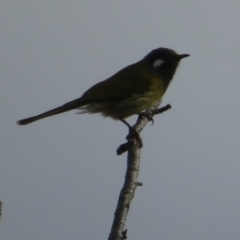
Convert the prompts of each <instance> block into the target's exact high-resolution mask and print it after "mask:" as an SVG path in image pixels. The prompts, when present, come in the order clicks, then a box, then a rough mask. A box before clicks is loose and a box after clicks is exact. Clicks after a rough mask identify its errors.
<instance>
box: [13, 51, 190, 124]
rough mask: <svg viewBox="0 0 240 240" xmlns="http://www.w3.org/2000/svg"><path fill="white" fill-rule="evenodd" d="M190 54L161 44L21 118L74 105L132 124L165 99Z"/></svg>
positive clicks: (26, 121)
mask: <svg viewBox="0 0 240 240" xmlns="http://www.w3.org/2000/svg"><path fill="white" fill-rule="evenodd" d="M188 56H190V55H189V54H177V53H176V52H175V51H174V50H172V49H168V48H157V49H155V50H153V51H151V52H150V53H149V54H147V55H146V56H145V57H144V58H143V59H142V60H140V61H138V62H136V63H134V64H132V65H129V66H127V67H125V68H123V69H122V70H120V71H119V72H117V73H116V74H114V75H113V76H111V77H110V78H108V79H106V80H104V81H102V82H99V83H97V84H95V85H94V86H92V87H91V88H89V89H88V90H87V91H86V92H85V93H83V95H82V96H81V97H80V98H77V99H75V100H73V101H71V102H68V103H65V104H64V105H62V106H60V107H57V108H54V109H52V110H50V111H47V112H44V113H42V114H39V115H36V116H33V117H30V118H26V119H22V120H19V121H17V124H18V125H26V124H29V123H32V122H35V121H37V120H40V119H42V118H46V117H50V116H53V115H56V114H59V113H63V112H67V111H70V110H73V109H80V113H101V114H102V115H103V116H105V117H111V118H113V119H115V120H120V121H122V122H123V123H124V124H126V125H127V126H128V127H129V128H131V126H130V125H129V124H128V123H127V122H126V121H125V119H126V118H128V117H130V116H132V115H134V114H139V113H141V112H142V111H143V110H145V109H148V108H150V107H152V106H153V105H154V104H155V103H156V102H159V100H161V99H162V96H163V95H164V93H165V92H166V90H167V88H168V86H169V84H170V82H171V80H172V78H173V76H174V74H175V72H176V69H177V67H178V64H179V62H180V60H181V59H183V58H185V57H188Z"/></svg>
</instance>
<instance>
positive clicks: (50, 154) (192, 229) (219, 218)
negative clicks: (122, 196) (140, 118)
mask: <svg viewBox="0 0 240 240" xmlns="http://www.w3.org/2000/svg"><path fill="white" fill-rule="evenodd" d="M239 9H240V2H239V0H230V1H226V0H201V1H200V0H199V1H197V0H179V1H177V0H176V1H174V0H171V1H170V0H163V1H157V0H147V1H146V0H138V1H133V0H128V1H124V0H123V1H107V0H102V1H99V0H93V1H91V0H86V1H84V0H78V1H71V0H68V1H63V0H59V1H54V0H48V1H44V0H42V1H37V0H12V1H9V0H2V1H1V3H0V32H1V34H0V89H1V94H0V108H1V109H0V111H1V121H0V201H2V202H3V210H2V219H1V225H0V239H2V240H15V239H17V240H30V239H34V240H43V239H44V240H55V239H57V240H65V239H68V240H77V239H83V240H94V239H107V237H108V234H109V231H110V227H111V224H112V219H113V214H114V210H115V206H116V203H117V198H118V194H119V191H120V189H121V187H122V184H123V180H124V175H125V168H126V154H124V155H122V156H117V155H116V153H115V152H116V149H117V147H118V146H119V145H120V144H121V143H123V142H124V141H125V136H126V134H127V128H126V126H124V125H123V124H122V123H121V122H117V121H113V120H111V119H107V118H105V119H104V118H102V117H101V116H99V115H87V114H86V115H76V114H75V111H71V112H68V113H65V114H61V115H58V116H54V117H51V118H47V119H44V120H41V121H39V122H36V123H33V124H31V125H27V126H17V125H16V124H15V122H16V121H17V120H19V119H22V118H25V117H30V116H32V115H35V114H39V113H42V112H44V111H46V110H49V109H51V108H54V107H58V106H59V105H62V104H63V103H65V102H67V101H70V100H73V99H75V98H78V97H80V96H81V95H82V93H83V92H84V91H85V90H87V89H88V88H89V87H91V86H92V85H93V84H95V83H97V82H98V81H101V80H104V79H105V78H107V77H109V76H111V75H112V74H114V73H115V72H116V71H118V70H120V69H121V68H123V67H125V66H127V65H129V64H131V63H134V62H136V61H138V60H140V59H141V58H143V57H144V56H145V55H146V54H147V53H148V52H150V51H151V50H152V49H155V48H157V47H169V48H173V49H174V50H176V51H177V52H178V53H188V54H191V57H190V58H186V59H184V60H183V61H182V62H181V65H180V67H179V68H178V71H177V74H176V75H175V78H174V80H173V82H172V83H171V85H170V87H169V89H168V91H167V93H166V94H165V96H164V99H163V105H164V104H167V103H170V104H171V105H172V109H171V110H170V111H168V112H166V113H164V114H162V115H159V116H156V117H155V118H154V119H155V123H154V125H153V126H150V124H148V125H147V127H146V128H145V129H144V132H143V133H142V138H143V142H144V147H143V149H142V151H141V169H140V174H139V181H141V182H142V183H143V186H142V187H139V188H137V192H136V194H135V198H134V201H133V203H132V205H131V209H130V213H129V216H128V219H127V223H126V228H127V229H128V238H129V239H131V240H132V239H164V240H180V239H181V240H202V239H204V240H215V239H221V240H229V239H231V240H239V239H240V227H239V222H240V157H239V156H240V128H239V124H240V94H239V93H240V67H239V65H240V47H239V44H240V30H239V29H240V27H239V23H240V14H239ZM135 120H136V117H131V118H130V119H129V120H128V121H129V122H130V123H131V124H133V123H134V122H135Z"/></svg>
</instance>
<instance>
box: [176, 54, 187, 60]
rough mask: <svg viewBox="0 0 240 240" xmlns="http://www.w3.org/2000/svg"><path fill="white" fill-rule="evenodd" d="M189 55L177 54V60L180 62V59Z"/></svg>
mask: <svg viewBox="0 0 240 240" xmlns="http://www.w3.org/2000/svg"><path fill="white" fill-rule="evenodd" d="M189 56H190V55H189V54H179V55H178V59H179V60H181V59H182V58H185V57H189Z"/></svg>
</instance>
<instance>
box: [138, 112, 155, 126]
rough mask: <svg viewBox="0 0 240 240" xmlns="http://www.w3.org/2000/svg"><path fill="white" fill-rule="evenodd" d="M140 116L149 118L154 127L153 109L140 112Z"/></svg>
mask: <svg viewBox="0 0 240 240" xmlns="http://www.w3.org/2000/svg"><path fill="white" fill-rule="evenodd" d="M138 115H139V116H143V117H145V118H147V119H148V120H149V121H151V122H152V125H153V124H154V120H153V112H152V110H151V109H147V110H146V111H145V112H140V113H139V114H138Z"/></svg>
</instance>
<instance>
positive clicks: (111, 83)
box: [81, 61, 152, 102]
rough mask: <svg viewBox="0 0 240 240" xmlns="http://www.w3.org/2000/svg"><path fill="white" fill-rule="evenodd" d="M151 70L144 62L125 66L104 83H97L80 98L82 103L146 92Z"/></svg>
mask: <svg viewBox="0 0 240 240" xmlns="http://www.w3.org/2000/svg"><path fill="white" fill-rule="evenodd" d="M151 73H152V72H151V69H150V68H149V67H148V65H147V64H146V63H145V62H142V61H140V62H137V63H135V64H132V65H130V66H127V67H125V68H123V69H122V70H120V71H119V72H117V73H116V74H115V75H113V76H112V77H110V78H108V79H106V80H105V81H102V82H99V83H97V84H96V85H94V86H93V87H91V88H90V89H89V90H87V91H86V92H85V93H84V94H83V95H82V97H81V100H82V101H84V102H85V101H86V102H88V101H90V102H91V101H101V100H113V99H122V98H126V97H128V96H130V95H132V94H138V93H143V92H145V91H147V90H148V88H149V86H150V82H151Z"/></svg>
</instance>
